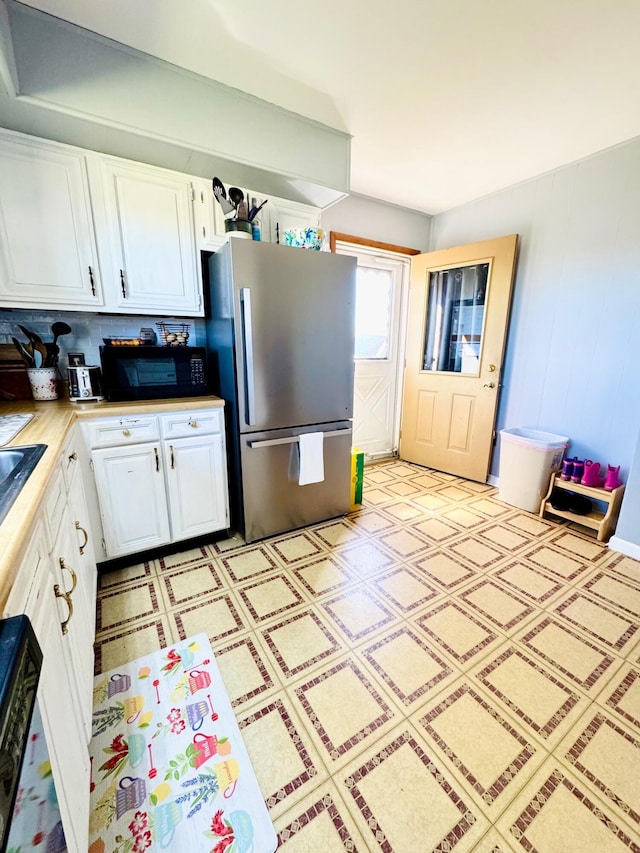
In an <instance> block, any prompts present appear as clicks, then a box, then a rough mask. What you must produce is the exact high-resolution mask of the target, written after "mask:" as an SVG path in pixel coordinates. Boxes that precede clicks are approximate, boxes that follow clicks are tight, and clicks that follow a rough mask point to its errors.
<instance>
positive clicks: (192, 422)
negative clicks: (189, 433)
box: [189, 421, 200, 429]
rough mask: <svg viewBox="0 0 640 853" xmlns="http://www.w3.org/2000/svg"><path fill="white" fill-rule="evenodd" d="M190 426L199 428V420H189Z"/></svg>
mask: <svg viewBox="0 0 640 853" xmlns="http://www.w3.org/2000/svg"><path fill="white" fill-rule="evenodd" d="M189 426H190V427H193V428H194V429H198V427H199V426H200V424H199V423H198V421H189Z"/></svg>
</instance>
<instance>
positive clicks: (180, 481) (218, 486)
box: [163, 435, 229, 541]
mask: <svg viewBox="0 0 640 853" xmlns="http://www.w3.org/2000/svg"><path fill="white" fill-rule="evenodd" d="M163 445H164V447H163V450H164V458H165V471H166V480H167V495H168V498H169V512H170V517H171V537H172V539H173V540H174V541H178V540H180V539H189V538H191V537H193V536H200V535H201V534H203V533H209V532H210V531H212V530H222V529H223V528H225V527H227V526H228V525H229V518H228V511H227V496H226V483H227V478H226V460H225V456H224V448H223V444H222V436H221V435H203V436H193V437H189V438H178V439H176V440H175V441H164V442H163Z"/></svg>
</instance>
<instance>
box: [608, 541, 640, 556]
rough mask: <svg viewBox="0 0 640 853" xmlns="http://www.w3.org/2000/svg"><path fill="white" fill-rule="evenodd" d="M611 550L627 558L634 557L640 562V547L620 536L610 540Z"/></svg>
mask: <svg viewBox="0 0 640 853" xmlns="http://www.w3.org/2000/svg"><path fill="white" fill-rule="evenodd" d="M609 548H611V550H612V551H618V552H619V553H620V554H624V555H625V557H633V558H634V560H640V545H636V543H635V542H627V541H626V539H620V537H619V536H612V537H611V539H609Z"/></svg>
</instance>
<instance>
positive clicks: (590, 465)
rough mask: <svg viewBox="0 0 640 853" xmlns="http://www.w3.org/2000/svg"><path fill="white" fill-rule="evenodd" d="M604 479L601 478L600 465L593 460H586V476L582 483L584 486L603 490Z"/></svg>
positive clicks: (584, 475) (583, 477)
mask: <svg viewBox="0 0 640 853" xmlns="http://www.w3.org/2000/svg"><path fill="white" fill-rule="evenodd" d="M604 479H605V478H604V477H601V476H600V463H599V462H592V461H591V459H585V460H584V474H583V476H582V480H581V481H580V482H581V483H582V485H583V486H595V487H596V488H602V486H604Z"/></svg>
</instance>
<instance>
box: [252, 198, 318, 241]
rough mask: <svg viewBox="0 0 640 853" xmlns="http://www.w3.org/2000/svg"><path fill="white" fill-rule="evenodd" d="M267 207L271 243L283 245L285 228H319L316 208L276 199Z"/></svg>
mask: <svg viewBox="0 0 640 853" xmlns="http://www.w3.org/2000/svg"><path fill="white" fill-rule="evenodd" d="M269 206H270V220H269V226H270V229H271V242H272V243H284V232H285V231H286V230H287V228H318V227H319V226H320V211H319V210H318V208H317V207H311V206H310V205H307V204H299V203H298V202H295V201H284V200H282V199H277V198H275V199H272V200H271V201H270V202H269V204H268V205H267V207H269ZM264 209H265V210H266V207H265V208H264ZM263 239H266V238H263Z"/></svg>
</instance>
